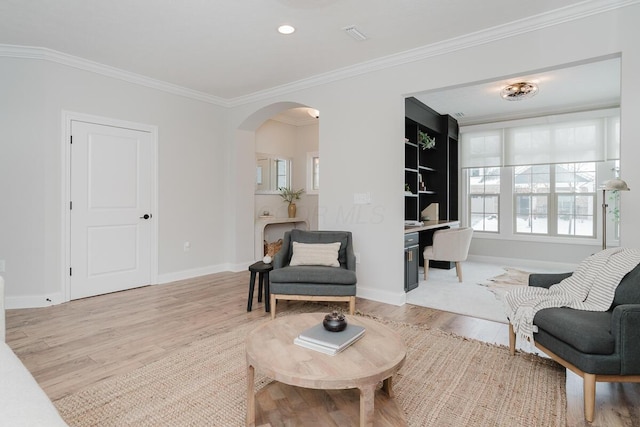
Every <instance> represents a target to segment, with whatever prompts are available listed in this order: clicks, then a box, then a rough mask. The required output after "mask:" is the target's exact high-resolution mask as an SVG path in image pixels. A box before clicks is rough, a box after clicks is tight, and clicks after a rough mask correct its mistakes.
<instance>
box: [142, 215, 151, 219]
mask: <svg viewBox="0 0 640 427" xmlns="http://www.w3.org/2000/svg"><path fill="white" fill-rule="evenodd" d="M149 218H151V214H144V215H143V216H141V217H140V219H149Z"/></svg>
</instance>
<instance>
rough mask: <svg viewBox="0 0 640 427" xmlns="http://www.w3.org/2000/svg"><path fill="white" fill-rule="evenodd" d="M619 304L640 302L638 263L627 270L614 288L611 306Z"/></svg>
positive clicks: (639, 267) (639, 270) (639, 269)
mask: <svg viewBox="0 0 640 427" xmlns="http://www.w3.org/2000/svg"><path fill="white" fill-rule="evenodd" d="M620 304H640V265H638V266H636V267H635V268H634V269H633V270H631V271H630V272H628V273H627V274H626V275H625V276H624V277H623V278H622V280H621V281H620V284H619V285H618V287H617V288H616V293H615V295H614V296H613V303H612V304H611V307H616V306H618V305H620Z"/></svg>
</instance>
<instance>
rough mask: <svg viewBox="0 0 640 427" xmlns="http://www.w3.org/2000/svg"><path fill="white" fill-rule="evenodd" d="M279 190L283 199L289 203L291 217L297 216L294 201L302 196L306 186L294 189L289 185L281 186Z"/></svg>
mask: <svg viewBox="0 0 640 427" xmlns="http://www.w3.org/2000/svg"><path fill="white" fill-rule="evenodd" d="M279 190H280V197H282V199H283V200H284V201H285V202H287V203H289V209H288V214H289V218H295V217H296V204H295V203H294V202H293V201H294V200H299V199H300V196H301V195H302V193H304V188H301V189H299V190H295V191H294V190H292V189H291V188H289V187H280V188H279Z"/></svg>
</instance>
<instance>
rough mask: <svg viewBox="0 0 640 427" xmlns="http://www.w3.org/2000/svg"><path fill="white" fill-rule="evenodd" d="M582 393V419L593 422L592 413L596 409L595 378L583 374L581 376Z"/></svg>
mask: <svg viewBox="0 0 640 427" xmlns="http://www.w3.org/2000/svg"><path fill="white" fill-rule="evenodd" d="M582 381H583V393H584V418H585V419H586V420H587V421H588V422H593V413H594V412H595V409H596V376H595V374H587V373H585V374H584V375H583V376H582Z"/></svg>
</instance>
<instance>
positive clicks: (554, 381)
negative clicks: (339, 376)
mask: <svg viewBox="0 0 640 427" xmlns="http://www.w3.org/2000/svg"><path fill="white" fill-rule="evenodd" d="M261 322H262V320H261V321H254V322H252V323H248V324H246V325H243V326H241V327H238V328H236V329H234V330H231V331H229V332H224V333H220V334H217V335H213V336H210V337H207V338H204V339H202V340H200V341H196V342H194V343H192V344H191V345H189V346H186V347H184V348H182V349H180V350H178V351H176V352H175V353H174V354H172V355H170V356H167V357H165V358H163V359H161V360H158V361H156V362H154V363H151V364H149V365H147V366H144V367H142V368H138V369H136V370H134V371H132V372H129V373H127V374H123V375H120V376H117V377H114V378H110V379H106V380H104V381H102V382H100V383H97V384H95V385H93V386H90V387H89V388H87V389H84V390H82V391H80V392H78V393H75V394H72V395H69V396H66V397H64V398H62V399H60V400H57V401H56V402H54V403H55V405H56V407H57V408H58V410H59V411H60V414H61V415H62V417H63V418H64V419H65V420H66V421H67V423H68V424H69V425H70V426H220V427H231V426H243V425H244V420H245V411H246V390H247V389H246V365H245V354H244V340H245V337H246V335H247V333H248V332H249V331H250V330H251V329H253V328H254V327H256V326H257V325H258V324H260V323H261ZM382 322H383V323H385V324H387V325H388V326H389V327H391V328H393V329H394V330H396V331H397V332H398V333H399V334H400V335H401V336H402V337H403V338H404V340H405V342H406V344H407V347H408V354H407V359H406V362H405V365H404V366H403V367H402V368H401V370H400V371H399V373H398V375H397V376H396V377H394V390H395V392H396V399H397V401H398V403H399V404H400V406H401V407H402V408H403V409H404V411H405V413H406V417H407V421H408V424H409V425H410V426H505V427H507V426H508V427H512V426H541V427H542V426H544V427H548V426H564V425H565V420H566V391H565V371H564V369H562V368H561V367H560V366H559V365H557V364H555V363H554V362H553V361H550V360H548V359H543V358H540V357H538V356H535V355H530V354H522V353H518V354H517V355H516V356H510V355H509V351H508V349H507V348H506V347H501V346H495V345H489V344H485V343H482V342H479V341H475V340H469V339H465V338H461V337H458V336H454V335H451V334H448V333H445V332H442V331H439V330H431V329H427V328H424V327H417V326H412V325H407V324H403V323H398V322H391V321H382ZM346 351H348V349H347V350H346ZM327 357H330V356H327ZM256 374H257V375H256V389H257V390H258V389H261V388H262V387H264V386H265V385H266V384H268V383H269V382H270V381H271V380H269V379H268V378H265V377H264V376H260V375H259V372H256Z"/></svg>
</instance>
